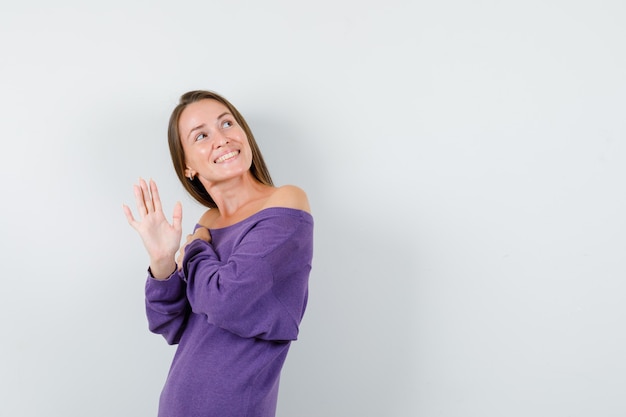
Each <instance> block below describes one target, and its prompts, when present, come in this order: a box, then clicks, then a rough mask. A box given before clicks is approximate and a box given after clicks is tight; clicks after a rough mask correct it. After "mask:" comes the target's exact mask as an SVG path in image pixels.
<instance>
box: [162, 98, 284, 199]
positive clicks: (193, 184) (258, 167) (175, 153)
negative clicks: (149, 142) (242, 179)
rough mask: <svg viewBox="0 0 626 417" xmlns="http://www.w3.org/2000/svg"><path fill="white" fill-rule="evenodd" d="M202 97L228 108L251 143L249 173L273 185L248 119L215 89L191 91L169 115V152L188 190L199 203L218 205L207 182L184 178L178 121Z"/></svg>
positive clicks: (183, 154)
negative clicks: (190, 105)
mask: <svg viewBox="0 0 626 417" xmlns="http://www.w3.org/2000/svg"><path fill="white" fill-rule="evenodd" d="M200 100H217V101H219V102H220V103H222V104H223V105H225V106H226V107H227V108H228V110H229V111H230V112H231V114H232V115H233V117H234V118H235V121H236V122H237V123H238V124H239V126H241V128H242V129H243V131H244V132H245V134H246V136H247V137H248V143H249V144H250V149H251V150H252V165H251V166H250V173H251V174H252V176H253V177H254V178H255V179H256V180H257V181H259V182H260V183H261V184H265V185H274V183H273V182H272V177H271V176H270V173H269V171H268V169H267V165H265V161H264V160H263V155H261V150H260V149H259V146H258V145H257V143H256V140H255V139H254V135H253V134H252V131H251V130H250V127H249V126H248V123H246V120H245V119H244V118H243V116H242V115H241V113H239V111H238V110H237V109H236V108H235V106H233V105H232V104H231V103H230V102H229V101H228V100H226V99H225V98H224V97H222V96H220V95H219V94H217V93H214V92H212V91H205V90H195V91H189V92H187V93H185V94H183V95H182V96H181V97H180V101H179V103H178V105H177V106H176V107H175V108H174V111H172V115H171V116H170V122H169V127H168V130H167V139H168V143H169V146H170V155H171V156H172V163H173V164H174V170H175V171H176V175H177V176H178V179H179V180H180V182H181V184H183V187H185V189H186V190H187V192H189V194H191V196H192V197H193V198H195V199H196V200H197V201H198V202H200V204H202V205H204V206H206V207H210V208H216V207H217V205H216V204H215V201H213V198H211V196H210V195H209V193H208V192H207V190H206V189H205V188H204V185H202V183H201V182H200V180H199V179H198V178H197V177H194V179H193V180H190V179H189V178H187V177H185V167H186V164H185V151H184V150H183V145H182V143H181V141H180V132H179V130H178V122H179V120H180V115H181V114H182V112H183V110H185V108H186V107H187V106H188V105H189V104H191V103H195V102H196V101H200Z"/></svg>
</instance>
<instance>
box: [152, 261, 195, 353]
mask: <svg viewBox="0 0 626 417" xmlns="http://www.w3.org/2000/svg"><path fill="white" fill-rule="evenodd" d="M181 278H182V276H181V273H180V271H178V270H177V271H175V272H174V273H172V275H170V276H169V278H167V279H165V280H157V279H155V278H153V277H152V274H149V275H148V279H147V281H146V316H147V318H148V328H149V329H150V331H151V332H153V333H157V334H160V335H162V336H163V337H164V338H165V340H166V341H167V343H169V344H170V345H173V344H176V343H178V342H179V341H180V337H181V335H182V333H183V330H184V328H185V325H186V323H187V317H188V316H189V312H190V311H191V308H190V306H189V302H188V301H187V296H186V293H185V291H186V286H187V285H186V284H185V282H184V281H183V280H182V279H181Z"/></svg>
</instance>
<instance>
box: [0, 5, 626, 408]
mask: <svg viewBox="0 0 626 417" xmlns="http://www.w3.org/2000/svg"><path fill="white" fill-rule="evenodd" d="M48 3H49V4H50V5H48ZM624 22H626V3H624V2H623V1H622V0H615V1H608V0H606V1H603V0H600V1H599V0H593V1H592V0H585V1H583V0H581V1H576V0H575V1H565V0H563V1H558V0H542V1H535V0H530V1H528V0H526V1H472V2H469V1H461V0H447V1H445V0H444V1H436V2H435V1H399V0H386V1H363V0H360V1H356V0H354V1H347V0H334V1H330V0H322V1H317V2H297V1H287V0H284V1H277V0H265V1H257V2H253V1H249V2H244V1H215V0H204V1H179V2H172V1H142V2H140V1H136V2H131V1H105V2H81V1H75V2H72V1H67V0H59V1H55V2H43V1H42V2H39V3H37V2H3V3H2V5H1V6H0V59H1V65H0V118H1V119H0V132H1V140H2V151H1V152H0V184H1V187H2V188H1V195H2V204H0V226H1V240H2V241H1V243H2V270H3V274H2V278H3V279H2V284H1V290H0V330H1V335H2V336H1V339H0V340H1V342H0V415H1V416H10V417H13V416H27V417H41V416H80V417H82V416H90V417H99V416H154V415H155V413H156V405H157V400H158V395H159V393H160V390H161V387H162V385H163V382H164V380H165V375H166V373H167V370H168V367H169V364H170V360H171V357H172V355H173V352H174V348H172V347H170V346H167V345H166V344H165V342H164V340H163V339H162V338H161V337H159V336H156V335H153V334H151V333H149V332H148V330H147V325H146V321H145V316H144V309H143V308H144V307H143V285H144V279H145V275H146V267H147V257H146V255H145V253H144V250H143V247H142V245H141V242H140V240H139V238H138V236H137V235H136V233H135V232H134V231H133V230H132V229H131V228H130V227H129V226H128V224H127V223H126V220H125V218H124V215H123V212H122V209H121V205H122V203H128V204H133V194H132V184H133V183H134V182H136V180H137V178H138V177H139V176H143V177H145V178H149V177H152V178H154V179H155V180H156V181H157V182H158V184H159V185H160V188H161V195H162V197H163V199H164V200H165V201H164V203H165V206H166V211H167V214H168V216H169V215H170V214H171V209H172V208H173V205H174V203H175V201H177V200H180V201H182V202H183V205H184V213H183V214H184V224H185V228H186V230H191V228H192V226H193V224H194V223H195V221H196V220H197V219H198V218H199V216H200V214H201V213H202V211H203V209H202V208H201V207H200V206H199V205H198V204H196V203H194V202H193V201H192V200H191V199H190V198H189V197H187V196H186V195H185V193H184V191H183V189H182V186H181V185H180V184H178V182H177V179H176V178H175V176H174V173H173V169H172V166H171V162H170V159H169V153H168V149H167V145H166V127H167V119H168V117H169V114H170V112H171V110H172V108H173V107H174V106H175V104H176V102H177V100H178V97H179V96H180V95H181V94H182V93H184V92H185V91H188V90H191V89H211V90H215V91H217V92H219V93H221V94H223V95H225V96H226V97H227V98H228V99H230V100H231V101H232V102H233V103H234V104H235V105H236V106H237V107H238V108H239V109H240V110H241V112H242V113H243V114H244V116H245V117H246V118H247V119H248V121H249V123H250V125H251V127H252V129H253V131H254V132H255V136H256V137H257V140H258V142H259V144H260V146H261V149H262V151H263V153H264V155H265V158H266V160H267V162H268V164H269V167H270V170H271V172H272V175H273V177H274V179H275V182H276V183H277V184H279V185H282V184H286V183H293V184H297V185H299V186H300V187H302V188H304V189H305V190H306V191H307V193H308V195H309V198H310V201H311V204H312V208H313V212H314V216H315V221H316V236H315V258H314V269H313V272H312V275H311V286H310V290H311V292H310V304H309V309H308V311H307V314H306V316H305V319H304V321H303V323H302V326H301V334H300V340H299V341H297V342H295V343H294V344H293V345H292V350H291V353H290V356H289V358H288V359H287V363H286V365H285V368H284V371H283V378H282V385H281V392H280V397H279V406H278V407H279V410H278V416H279V417H300V416H311V417H313V416H315V417H321V416H324V417H335V416H336V417H346V416H359V417H366V416H372V417H374V416H425V417H430V416H433V417H434V416H443V417H452V416H455V417H456V416H459V417H461V416H463V417H467V416H480V417H485V416H493V417H496V416H497V417H500V416H531V415H532V416H551V417H553V416H568V417H572V416H592V415H598V416H604V417H606V416H624V415H626V397H624V392H626V359H625V350H626V334H625V330H624V329H625V325H624V319H625V318H626V304H625V299H626V297H625V291H626V281H625V278H626V264H625V253H626V235H625V232H626V222H625V220H624V218H625V214H626V188H625V186H624V180H625V179H626V122H625V120H626V117H625V116H626V24H625V23H624Z"/></svg>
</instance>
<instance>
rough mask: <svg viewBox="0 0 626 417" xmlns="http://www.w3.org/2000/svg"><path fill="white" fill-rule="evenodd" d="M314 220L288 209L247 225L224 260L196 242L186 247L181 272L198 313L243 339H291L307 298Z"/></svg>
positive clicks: (209, 246)
mask: <svg viewBox="0 0 626 417" xmlns="http://www.w3.org/2000/svg"><path fill="white" fill-rule="evenodd" d="M312 255H313V221H312V218H311V216H310V215H309V214H307V213H305V212H301V211H296V210H294V211H292V212H290V213H289V214H285V213H281V214H280V215H278V214H277V215H275V216H266V217H263V218H262V219H261V220H259V221H258V222H256V223H254V224H253V225H251V226H250V227H249V228H248V229H247V230H246V231H245V233H244V234H242V235H241V238H240V241H239V242H238V244H237V245H236V248H235V249H234V251H233V252H232V254H231V255H230V256H229V257H228V259H219V256H218V254H217V253H216V252H215V250H214V249H213V247H212V245H211V243H209V242H207V241H204V240H201V239H197V240H194V241H192V242H190V243H189V244H188V245H187V247H186V249H185V256H184V259H183V268H182V274H183V279H184V280H186V281H187V299H188V300H189V303H190V305H191V308H192V310H193V311H194V312H196V313H201V314H204V315H205V316H206V317H207V320H208V321H209V322H210V323H212V324H214V325H216V326H218V327H221V328H223V329H226V330H228V331H230V332H232V333H235V334H237V335H239V336H241V337H255V338H260V339H265V340H275V341H286V340H295V339H296V338H297V335H298V326H299V324H300V320H301V319H302V316H303V314H304V309H305V307H306V303H307V296H308V277H309V272H310V269H311V260H312Z"/></svg>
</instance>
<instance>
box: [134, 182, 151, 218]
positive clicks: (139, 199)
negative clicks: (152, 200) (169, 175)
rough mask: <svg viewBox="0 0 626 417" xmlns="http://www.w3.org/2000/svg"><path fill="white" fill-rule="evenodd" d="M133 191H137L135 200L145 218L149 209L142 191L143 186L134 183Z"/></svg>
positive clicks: (142, 216)
mask: <svg viewBox="0 0 626 417" xmlns="http://www.w3.org/2000/svg"><path fill="white" fill-rule="evenodd" d="M133 191H134V192H135V202H136V204H137V210H138V211H139V216H140V217H141V218H144V217H145V215H146V214H147V213H148V209H147V208H146V203H145V201H144V198H143V192H142V191H141V187H139V186H138V185H133Z"/></svg>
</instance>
